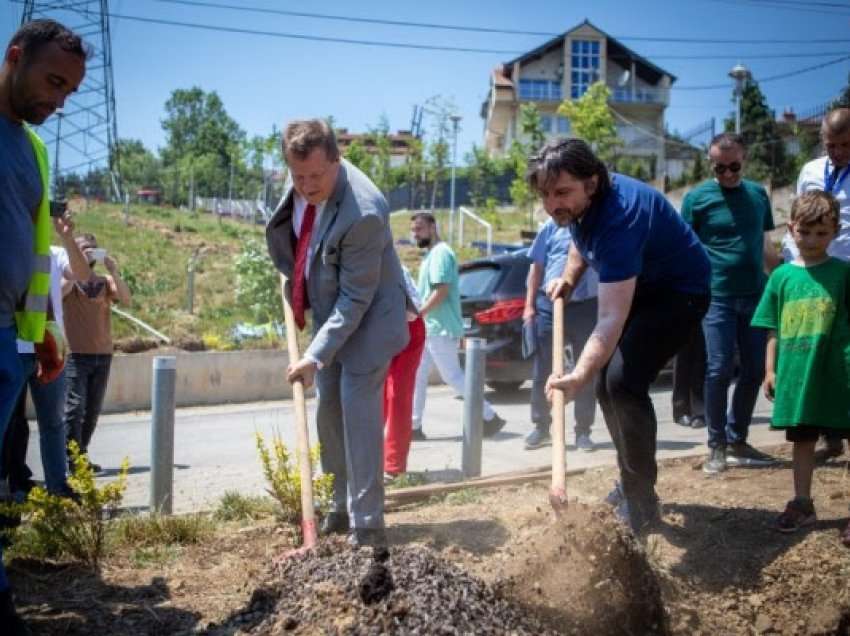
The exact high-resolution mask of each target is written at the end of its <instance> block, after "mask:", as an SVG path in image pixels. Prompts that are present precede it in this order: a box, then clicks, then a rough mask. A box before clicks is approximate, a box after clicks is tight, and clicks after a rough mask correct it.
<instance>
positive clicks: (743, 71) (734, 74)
mask: <svg viewBox="0 0 850 636" xmlns="http://www.w3.org/2000/svg"><path fill="white" fill-rule="evenodd" d="M729 77H731V78H732V79H733V80H735V134H736V135H740V134H741V99H742V98H743V96H744V88H745V87H746V83H747V82H748V81H749V80H750V79H751V78H752V74H751V73H750V71H749V70H748V69H747V67H746V66H744V65H743V64H741V63H740V62H739V63H738V64H736V65H735V66H734V67H733V68H732V70H731V71H729Z"/></svg>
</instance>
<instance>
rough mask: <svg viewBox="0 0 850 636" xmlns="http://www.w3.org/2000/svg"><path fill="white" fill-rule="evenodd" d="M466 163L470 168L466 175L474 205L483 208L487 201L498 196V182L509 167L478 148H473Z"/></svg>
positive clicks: (467, 156)
mask: <svg viewBox="0 0 850 636" xmlns="http://www.w3.org/2000/svg"><path fill="white" fill-rule="evenodd" d="M466 163H467V165H468V166H469V167H468V168H467V170H466V174H467V176H468V177H469V194H470V198H471V199H472V205H474V206H475V207H481V206H483V205H484V204H485V203H486V201H487V199H490V198H492V197H494V196H495V195H496V181H497V179H498V178H499V176H500V175H502V174H504V173H505V170H506V169H507V165H506V164H505V162H504V161H499V160H498V159H495V158H493V157H491V156H490V153H489V152H487V150H486V149H484V148H480V147H478V146H473V147H472V151H471V152H469V154H467V155H466Z"/></svg>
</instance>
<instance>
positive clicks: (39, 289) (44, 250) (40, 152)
mask: <svg viewBox="0 0 850 636" xmlns="http://www.w3.org/2000/svg"><path fill="white" fill-rule="evenodd" d="M24 130H26V132H27V135H28V136H29V139H30V143H31V144H32V148H33V150H34V151H35V159H36V163H38V173H39V175H40V176H41V201H40V202H39V204H38V211H37V213H36V217H35V224H34V227H33V251H34V258H35V269H34V272H33V275H32V278H31V279H30V284H29V288H28V289H27V296H26V300H25V302H24V307H23V309H22V310H21V311H17V312H15V324H16V325H17V328H18V338H20V339H21V340H28V341H30V342H42V341H43V340H44V329H45V326H46V324H47V296H48V294H49V293H50V196H49V187H50V165H49V163H48V160H47V147H46V146H45V145H44V142H43V141H42V140H41V139H40V138H39V136H38V135H36V134H35V131H33V130H32V129H31V128H30V127H29V126H27V125H26V124H24Z"/></svg>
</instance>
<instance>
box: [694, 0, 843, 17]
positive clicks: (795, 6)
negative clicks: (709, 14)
mask: <svg viewBox="0 0 850 636" xmlns="http://www.w3.org/2000/svg"><path fill="white" fill-rule="evenodd" d="M703 1H704V2H714V3H721V4H729V5H732V6H737V7H761V8H763V9H768V8H770V9H780V10H783V11H801V12H804V13H820V14H825V15H850V5H846V4H844V5H840V4H836V3H834V2H833V3H830V2H822V3H818V2H814V3H810V4H803V3H801V2H796V1H795V0H792V1H791V2H783V1H782V0H762V1H757V0H703ZM819 7H824V8H819Z"/></svg>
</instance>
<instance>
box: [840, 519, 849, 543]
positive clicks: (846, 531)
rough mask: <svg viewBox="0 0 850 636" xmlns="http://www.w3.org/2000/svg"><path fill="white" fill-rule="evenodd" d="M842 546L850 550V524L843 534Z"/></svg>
mask: <svg viewBox="0 0 850 636" xmlns="http://www.w3.org/2000/svg"><path fill="white" fill-rule="evenodd" d="M841 545H843V546H844V547H845V548H850V522H848V523H847V527H846V528H844V532H842V533H841Z"/></svg>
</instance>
